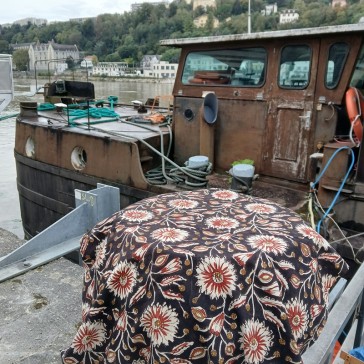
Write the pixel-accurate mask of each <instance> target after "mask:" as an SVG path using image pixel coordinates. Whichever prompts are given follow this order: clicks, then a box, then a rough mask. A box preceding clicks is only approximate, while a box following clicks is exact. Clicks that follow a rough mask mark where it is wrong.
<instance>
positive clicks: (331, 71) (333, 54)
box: [325, 43, 349, 89]
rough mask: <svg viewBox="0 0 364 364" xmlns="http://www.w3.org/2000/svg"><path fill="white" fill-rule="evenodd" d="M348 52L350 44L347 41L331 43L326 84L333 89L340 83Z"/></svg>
mask: <svg viewBox="0 0 364 364" xmlns="http://www.w3.org/2000/svg"><path fill="white" fill-rule="evenodd" d="M348 53H349V45H348V44H347V43H335V44H332V45H331V47H330V50H329V59H328V60H327V64H326V74H325V86H326V87H327V88H329V89H333V88H335V87H336V86H337V85H338V83H339V81H340V78H341V74H342V71H343V70H344V65H345V62H346V58H347V56H348Z"/></svg>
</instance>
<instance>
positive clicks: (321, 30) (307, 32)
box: [159, 23, 364, 47]
mask: <svg viewBox="0 0 364 364" xmlns="http://www.w3.org/2000/svg"><path fill="white" fill-rule="evenodd" d="M356 31H358V32H363V31H364V23H356V24H344V25H335V26H326V27H317V28H302V29H288V30H276V31H272V32H259V33H250V34H249V33H244V34H229V35H218V36H210V37H196V38H178V39H163V40H161V41H160V42H159V43H160V45H163V46H175V47H183V46H184V45H187V44H199V45H201V44H203V43H221V42H235V41H240V40H257V39H270V38H288V37H297V36H298V37H299V36H314V35H323V34H336V35H337V33H346V32H356Z"/></svg>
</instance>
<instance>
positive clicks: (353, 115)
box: [345, 87, 364, 142]
mask: <svg viewBox="0 0 364 364" xmlns="http://www.w3.org/2000/svg"><path fill="white" fill-rule="evenodd" d="M345 104H346V111H347V113H348V116H349V120H350V123H351V124H352V127H353V130H354V133H355V136H356V138H357V139H358V140H359V142H361V141H362V139H363V120H364V97H363V95H362V94H361V92H360V91H359V90H358V89H357V88H355V87H350V88H349V89H348V90H347V91H346V94H345Z"/></svg>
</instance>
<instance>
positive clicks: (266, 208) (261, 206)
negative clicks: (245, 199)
mask: <svg viewBox="0 0 364 364" xmlns="http://www.w3.org/2000/svg"><path fill="white" fill-rule="evenodd" d="M246 209H247V210H248V211H250V212H255V213H257V214H273V213H274V212H276V211H277V209H276V208H275V207H274V206H271V205H268V204H265V203H250V204H248V205H246Z"/></svg>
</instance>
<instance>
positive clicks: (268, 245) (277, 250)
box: [247, 235, 287, 255]
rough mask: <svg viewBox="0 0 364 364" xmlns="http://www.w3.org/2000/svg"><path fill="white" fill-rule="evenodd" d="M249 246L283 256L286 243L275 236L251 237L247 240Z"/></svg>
mask: <svg viewBox="0 0 364 364" xmlns="http://www.w3.org/2000/svg"><path fill="white" fill-rule="evenodd" d="M247 241H248V242H249V244H250V246H251V247H252V248H254V249H259V250H262V251H263V252H265V253H272V254H274V255H278V254H283V253H284V252H285V251H286V250H287V243H286V242H285V241H284V240H283V239H281V238H278V237H276V236H270V235H252V236H249V237H248V238H247Z"/></svg>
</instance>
